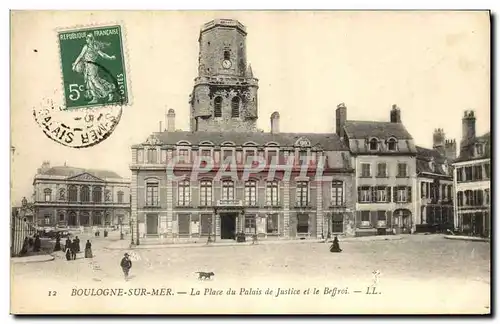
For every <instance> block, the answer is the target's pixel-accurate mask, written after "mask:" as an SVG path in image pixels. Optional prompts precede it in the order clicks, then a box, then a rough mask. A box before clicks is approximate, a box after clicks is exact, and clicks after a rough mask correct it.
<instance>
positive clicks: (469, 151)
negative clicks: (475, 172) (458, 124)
mask: <svg viewBox="0 0 500 324" xmlns="http://www.w3.org/2000/svg"><path fill="white" fill-rule="evenodd" d="M477 143H484V144H486V145H485V147H484V154H483V155H481V156H477V155H475V152H474V151H475V145H476V144H477ZM490 158H491V133H490V132H487V133H486V134H484V135H481V136H477V137H476V138H475V139H474V140H473V141H470V142H469V143H467V144H466V145H465V146H464V147H461V148H460V154H459V156H458V158H457V159H456V160H454V161H453V162H454V163H456V162H464V161H472V160H481V159H490Z"/></svg>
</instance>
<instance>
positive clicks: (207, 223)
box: [201, 214, 213, 235]
mask: <svg viewBox="0 0 500 324" xmlns="http://www.w3.org/2000/svg"><path fill="white" fill-rule="evenodd" d="M208 234H213V233H212V214H201V235H208Z"/></svg>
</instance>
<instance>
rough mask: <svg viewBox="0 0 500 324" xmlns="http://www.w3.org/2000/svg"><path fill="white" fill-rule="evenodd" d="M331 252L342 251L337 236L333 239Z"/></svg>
mask: <svg viewBox="0 0 500 324" xmlns="http://www.w3.org/2000/svg"><path fill="white" fill-rule="evenodd" d="M330 252H342V249H341V248H340V244H339V239H338V238H337V236H335V238H334V239H333V243H332V246H330Z"/></svg>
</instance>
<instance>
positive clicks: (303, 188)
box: [295, 181, 309, 206]
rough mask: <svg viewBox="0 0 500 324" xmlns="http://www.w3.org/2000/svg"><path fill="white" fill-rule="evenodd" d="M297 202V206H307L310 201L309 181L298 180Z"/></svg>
mask: <svg viewBox="0 0 500 324" xmlns="http://www.w3.org/2000/svg"><path fill="white" fill-rule="evenodd" d="M296 194H297V196H296V200H295V201H296V204H297V206H307V205H308V203H309V197H308V194H309V192H308V183H307V182H306V181H299V182H297V189H296Z"/></svg>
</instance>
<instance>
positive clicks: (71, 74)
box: [58, 25, 129, 109]
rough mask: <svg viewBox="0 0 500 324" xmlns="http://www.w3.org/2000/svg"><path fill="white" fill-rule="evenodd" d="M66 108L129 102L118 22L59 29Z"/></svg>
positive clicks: (121, 104)
mask: <svg viewBox="0 0 500 324" xmlns="http://www.w3.org/2000/svg"><path fill="white" fill-rule="evenodd" d="M58 38H59V49H60V60H61V67H62V78H63V84H64V99H65V105H66V109H74V108H85V107H95V106H105V105H120V106H123V105H126V104H127V103H128V101H129V96H128V92H129V89H128V88H127V75H126V69H125V62H124V61H125V58H124V55H123V54H124V53H123V38H122V29H121V27H120V26H119V25H116V26H106V27H94V28H86V29H75V30H66V31H64V32H59V34H58Z"/></svg>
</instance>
